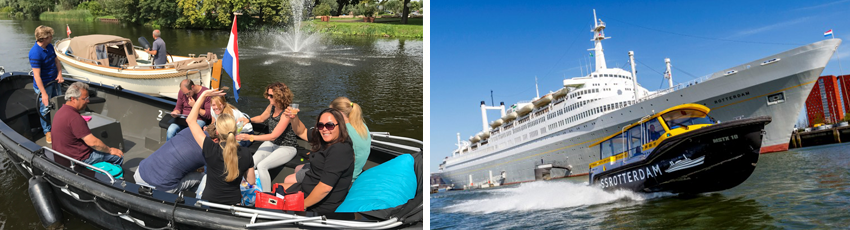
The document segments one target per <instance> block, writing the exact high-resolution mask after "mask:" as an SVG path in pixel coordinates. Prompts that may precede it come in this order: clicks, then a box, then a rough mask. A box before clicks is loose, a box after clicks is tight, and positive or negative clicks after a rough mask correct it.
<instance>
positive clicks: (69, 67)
mask: <svg viewBox="0 0 850 230" xmlns="http://www.w3.org/2000/svg"><path fill="white" fill-rule="evenodd" d="M68 43H70V40H62V41H60V42H58V43H57V45H56V57H57V58H58V59H59V61H60V62H62V67H63V68H64V69H65V71H66V72H67V73H68V74H70V77H72V78H76V79H80V80H84V81H88V82H94V83H100V84H106V85H112V86H121V88H124V89H130V90H133V91H136V92H139V93H144V94H147V95H152V96H159V97H168V98H172V99H176V98H177V95H178V93H179V91H180V89H179V87H178V86H179V85H180V82H181V81H183V79H191V80H192V81H195V82H196V83H197V84H199V85H203V86H205V87H210V79H211V76H212V66H213V64H215V63H210V65H209V67H208V68H203V69H197V70H189V71H177V70H176V69H175V68H164V69H149V68H140V69H124V68H117V67H108V66H99V65H95V64H92V63H89V62H85V61H80V60H77V59H74V58H72V57H70V56H66V55H63V54H62V52H63V50H65V49H67V47H68ZM136 53H137V54H138V55H139V56H140V60H141V59H146V57H147V53H145V52H143V51H141V50H136ZM175 59H176V60H184V59H188V58H186V57H175Z"/></svg>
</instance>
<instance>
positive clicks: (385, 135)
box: [371, 132, 424, 152]
mask: <svg viewBox="0 0 850 230" xmlns="http://www.w3.org/2000/svg"><path fill="white" fill-rule="evenodd" d="M371 134H372V137H381V138H386V139H391V140H400V141H410V142H413V143H417V144H420V145H424V144H423V143H422V141H420V140H416V139H413V138H408V137H398V136H392V135H390V133H389V132H372V133H371ZM372 142H375V143H378V144H382V145H386V146H392V147H396V148H400V149H404V150H408V151H414V152H419V151H422V149H420V148H416V147H411V146H407V145H402V144H396V143H391V142H386V141H379V140H375V139H372Z"/></svg>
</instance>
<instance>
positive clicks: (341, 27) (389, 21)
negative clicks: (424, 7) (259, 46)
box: [304, 18, 424, 38]
mask: <svg viewBox="0 0 850 230" xmlns="http://www.w3.org/2000/svg"><path fill="white" fill-rule="evenodd" d="M407 23H408V24H401V18H376V19H375V22H374V23H367V22H363V19H362V18H331V21H330V22H322V21H321V20H320V19H315V20H313V21H311V22H309V23H307V24H305V25H304V28H305V29H307V30H309V31H313V32H320V33H329V34H335V35H357V36H380V37H411V38H422V37H424V36H423V28H422V18H408V21H407Z"/></svg>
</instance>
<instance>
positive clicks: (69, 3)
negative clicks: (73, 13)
mask: <svg viewBox="0 0 850 230" xmlns="http://www.w3.org/2000/svg"><path fill="white" fill-rule="evenodd" d="M79 4H80V0H58V5H59V7H61V10H70V9H74V7H75V6H77V5H79ZM57 10H59V9H57Z"/></svg>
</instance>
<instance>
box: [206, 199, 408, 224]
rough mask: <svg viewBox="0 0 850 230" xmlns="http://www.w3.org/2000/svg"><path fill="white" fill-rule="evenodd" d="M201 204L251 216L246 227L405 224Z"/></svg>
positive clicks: (207, 202)
mask: <svg viewBox="0 0 850 230" xmlns="http://www.w3.org/2000/svg"><path fill="white" fill-rule="evenodd" d="M197 204H199V205H204V206H208V207H212V208H218V209H224V210H229V211H230V212H231V213H233V215H236V216H241V217H250V218H251V221H250V222H248V224H246V225H245V227H246V228H256V227H269V226H278V225H283V224H294V223H298V224H299V225H305V226H310V227H321V228H351V229H390V228H395V227H398V226H400V225H402V224H403V222H401V221H399V219H398V218H395V217H393V218H390V219H389V220H384V221H380V222H363V221H351V220H334V219H328V218H327V217H325V216H314V217H306V216H298V215H294V214H286V213H279V212H271V211H265V210H258V209H252V208H244V207H237V206H233V205H224V204H217V203H212V202H209V201H203V200H200V201H198V202H197ZM257 218H262V219H271V220H277V221H269V222H263V223H256V221H257Z"/></svg>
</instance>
